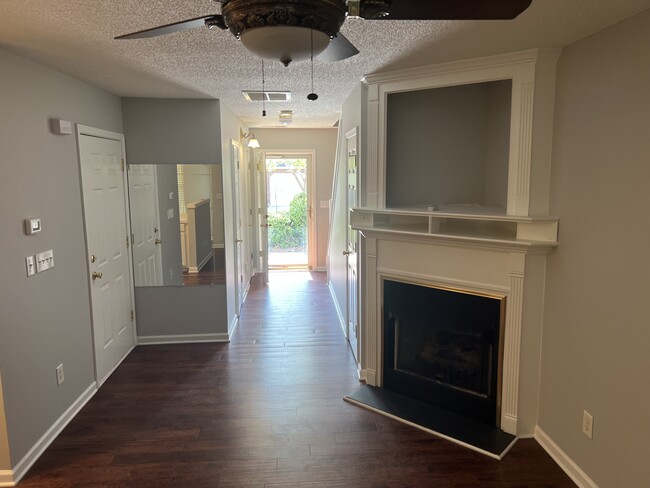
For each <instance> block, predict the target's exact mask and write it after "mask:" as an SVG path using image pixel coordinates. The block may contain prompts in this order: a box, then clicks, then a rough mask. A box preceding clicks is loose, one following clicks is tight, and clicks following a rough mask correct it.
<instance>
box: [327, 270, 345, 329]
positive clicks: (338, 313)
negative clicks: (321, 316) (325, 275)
mask: <svg viewBox="0 0 650 488" xmlns="http://www.w3.org/2000/svg"><path fill="white" fill-rule="evenodd" d="M327 288H328V289H329V291H330V295H331V296H332V302H334V308H335V309H336V316H337V317H338V318H339V324H340V325H341V329H343V335H344V336H345V337H346V339H347V330H346V326H345V325H346V324H345V318H344V316H343V313H342V312H341V307H339V301H338V300H337V299H336V294H335V293H334V288H332V282H331V281H328V282H327Z"/></svg>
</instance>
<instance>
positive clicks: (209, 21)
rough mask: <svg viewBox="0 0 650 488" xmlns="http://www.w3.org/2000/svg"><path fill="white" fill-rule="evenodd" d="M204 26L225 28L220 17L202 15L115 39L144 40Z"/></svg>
mask: <svg viewBox="0 0 650 488" xmlns="http://www.w3.org/2000/svg"><path fill="white" fill-rule="evenodd" d="M206 25H207V26H208V27H219V28H221V29H225V28H226V26H225V24H224V21H223V17H222V16H221V15H204V16H203V17H197V18H195V19H189V20H181V21H180V22H174V23H173V24H167V25H161V26H158V27H152V28H151V29H145V30H141V31H138V32H132V33H130V34H124V35H122V36H117V37H116V38H115V39H144V38H147V37H156V36H162V35H165V34H172V33H173V32H180V31H184V30H187V29H193V28H194V27H203V26H206Z"/></svg>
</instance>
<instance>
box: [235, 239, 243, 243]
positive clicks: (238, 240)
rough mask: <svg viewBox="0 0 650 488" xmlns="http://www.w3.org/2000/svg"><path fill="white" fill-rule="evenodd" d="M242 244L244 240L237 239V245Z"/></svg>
mask: <svg viewBox="0 0 650 488" xmlns="http://www.w3.org/2000/svg"><path fill="white" fill-rule="evenodd" d="M240 242H244V241H243V240H242V239H237V240H236V241H235V243H237V244H239V243H240Z"/></svg>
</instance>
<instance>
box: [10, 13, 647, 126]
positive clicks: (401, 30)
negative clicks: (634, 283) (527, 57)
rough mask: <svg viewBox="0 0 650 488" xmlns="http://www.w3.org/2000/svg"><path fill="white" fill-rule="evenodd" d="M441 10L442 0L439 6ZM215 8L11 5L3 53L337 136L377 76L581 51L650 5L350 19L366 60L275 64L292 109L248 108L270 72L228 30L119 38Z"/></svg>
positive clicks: (118, 86)
mask: <svg viewBox="0 0 650 488" xmlns="http://www.w3.org/2000/svg"><path fill="white" fill-rule="evenodd" d="M432 1H433V0H432ZM219 5H220V4H219V3H218V2H214V1H212V0H102V1H88V0H59V1H56V0H0V47H2V48H4V49H7V50H9V51H12V52H15V53H17V54H20V55H23V56H26V57H28V58H31V59H34V60H36V61H38V62H40V63H42V64H45V65H47V66H50V67H53V68H55V69H58V70H60V71H62V72H64V73H67V74H70V75H72V76H74V77H76V78H80V79H82V80H86V81H88V82H89V83H91V84H93V85H95V86H98V87H100V88H103V89H105V90H107V91H109V92H112V93H115V94H117V95H120V96H131V97H162V98H172V97H173V98H218V99H220V100H221V101H222V103H224V104H225V105H227V106H228V107H229V108H230V109H231V110H232V111H233V112H234V113H235V114H236V115H237V116H239V117H240V118H241V119H242V120H243V121H244V123H246V124H248V125H249V126H250V127H276V126H280V123H279V121H278V114H279V112H280V110H286V109H290V110H293V114H294V116H293V123H292V124H291V126H290V127H294V128H297V127H332V126H333V125H334V123H335V122H336V121H337V120H338V118H339V112H340V108H341V105H342V103H343V101H344V100H345V99H346V98H347V96H348V95H349V93H350V92H351V91H352V89H353V88H354V86H355V85H356V84H357V83H358V82H359V80H360V79H361V78H362V77H363V76H364V75H365V74H369V73H375V72H380V71H386V70H391V69H397V68H406V67H412V66H419V65H424V64H432V63H439V62H444V61H452V60H456V59H463V58H470V57H476V56H485V55H491V54H498V53H504V52H511V51H518V50H522V49H529V48H534V47H558V46H565V45H568V44H571V43H573V42H575V41H577V40H579V39H582V38H584V37H587V36H589V35H590V34H593V33H595V32H597V31H599V30H601V29H603V28H605V27H607V26H609V25H612V24H615V23H617V22H619V21H621V20H623V19H626V18H628V17H631V16H633V15H635V14H637V13H639V12H641V11H643V10H646V9H648V8H650V0H616V1H612V0H533V4H532V6H531V7H530V8H529V9H528V10H526V11H525V12H524V13H523V14H522V15H521V16H519V17H518V18H517V19H515V20H514V21H367V20H366V21H364V20H352V19H350V20H347V21H346V22H345V24H344V25H343V28H342V29H341V32H343V34H344V35H345V36H346V37H347V38H348V39H349V40H350V41H351V42H352V43H353V44H354V45H355V46H356V47H357V48H358V49H359V50H360V51H361V53H360V54H358V55H357V56H354V57H352V58H348V59H346V60H343V61H338V62H334V63H323V62H319V61H316V62H315V63H314V77H315V83H314V91H315V92H316V93H317V94H318V95H319V98H318V100H317V101H315V102H312V101H309V100H307V94H308V93H310V92H311V82H310V74H311V70H310V64H309V63H308V62H303V63H292V64H291V65H290V66H289V67H287V68H285V67H284V66H282V65H281V64H280V63H279V62H269V61H267V62H265V71H266V89H267V90H289V91H291V92H292V100H291V101H290V102H282V103H267V104H266V111H267V113H268V116H267V117H262V116H261V113H262V104H261V102H247V101H246V100H245V99H244V97H243V96H242V94H241V91H242V90H261V89H262V63H261V60H260V59H259V58H257V57H256V56H254V55H253V54H251V53H249V52H248V51H247V50H246V49H245V48H244V47H243V46H242V45H241V43H240V42H239V41H237V39H235V38H234V37H233V36H232V35H230V34H229V33H227V32H225V31H221V30H218V29H217V30H208V29H204V28H198V29H192V30H189V31H185V32H179V33H175V34H171V35H167V36H163V37H157V38H152V39H139V40H130V41H124V40H123V41H116V40H114V39H113V37H114V36H117V35H120V34H125V33H127V32H132V31H136V30H140V29H145V28H148V27H153V26H156V25H160V24H165V23H171V22H175V21H178V20H184V19H187V18H191V17H198V16H201V15H208V14H212V13H218V12H219V11H220V7H219Z"/></svg>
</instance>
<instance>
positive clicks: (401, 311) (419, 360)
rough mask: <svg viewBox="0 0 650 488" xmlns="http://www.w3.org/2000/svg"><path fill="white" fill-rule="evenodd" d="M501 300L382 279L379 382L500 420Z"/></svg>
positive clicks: (468, 414) (452, 408) (451, 408)
mask: <svg viewBox="0 0 650 488" xmlns="http://www.w3.org/2000/svg"><path fill="white" fill-rule="evenodd" d="M504 303H505V299H504V298H503V297H497V296H486V295H482V294H476V293H469V292H466V291H458V290H450V289H445V288H436V287H431V286H420V285H416V284H413V283H403V282H399V281H393V280H384V371H383V373H384V385H383V386H384V388H387V389H390V390H393V391H396V392H397V393H401V394H404V395H407V396H410V397H412V398H415V399H418V400H421V401H424V402H427V403H431V404H432V405H435V406H438V407H441V408H444V409H446V410H449V411H452V412H454V413H458V414H460V415H463V416H466V417H469V418H473V419H475V420H479V421H481V422H484V423H488V424H490V425H497V424H498V415H497V413H498V397H499V385H500V367H501V363H500V353H499V352H500V348H501V335H502V334H501V329H502V322H503V317H504Z"/></svg>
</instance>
